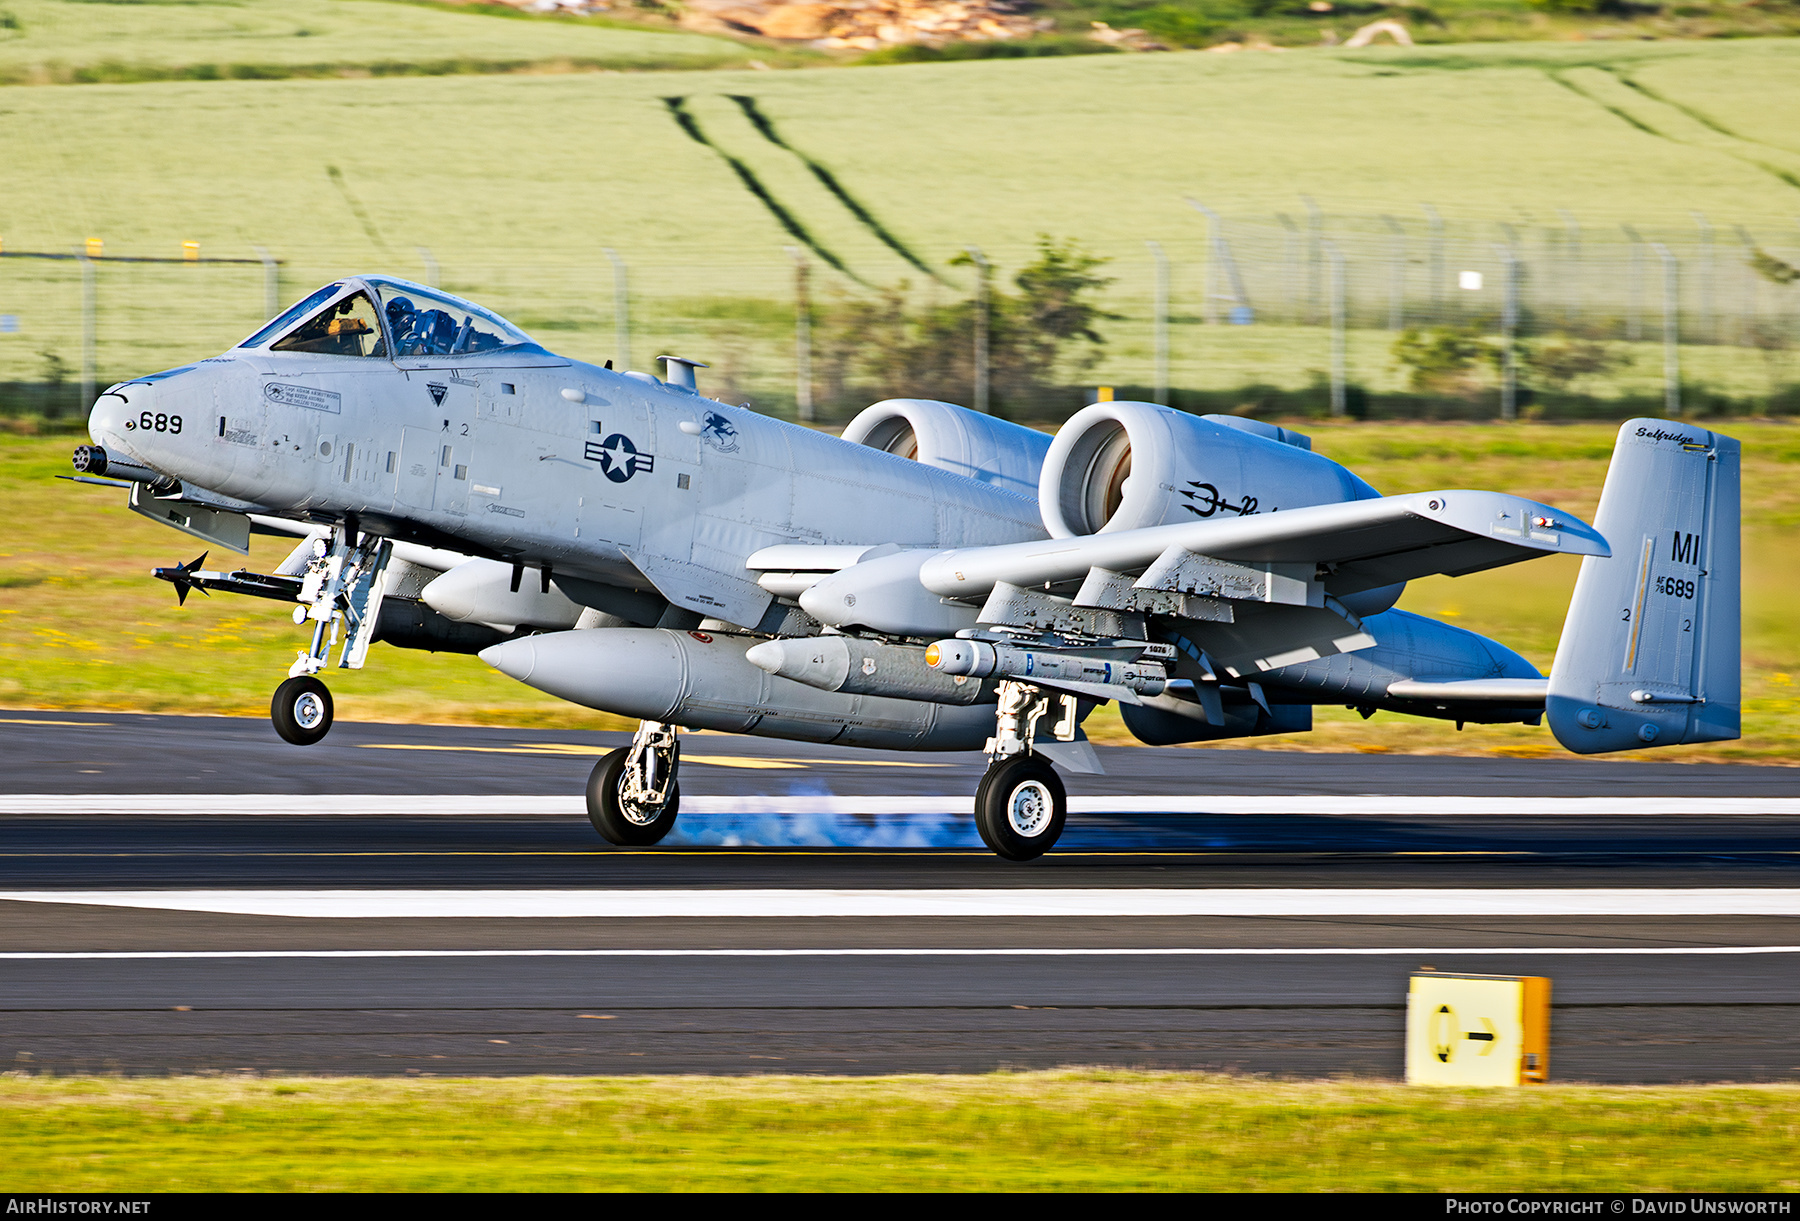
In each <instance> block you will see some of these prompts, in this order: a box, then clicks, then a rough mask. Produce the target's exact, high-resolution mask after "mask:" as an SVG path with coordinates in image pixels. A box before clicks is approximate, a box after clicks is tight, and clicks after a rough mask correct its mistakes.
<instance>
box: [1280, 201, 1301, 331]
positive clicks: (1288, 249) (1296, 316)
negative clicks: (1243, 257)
mask: <svg viewBox="0 0 1800 1221" xmlns="http://www.w3.org/2000/svg"><path fill="white" fill-rule="evenodd" d="M1275 219H1276V220H1278V221H1280V222H1281V227H1282V229H1283V230H1284V231H1285V240H1284V241H1283V242H1282V251H1281V254H1282V263H1283V269H1284V271H1285V273H1286V274H1285V275H1283V277H1282V288H1283V291H1284V293H1285V295H1286V296H1287V301H1286V305H1287V311H1286V314H1285V315H1284V316H1285V317H1286V318H1287V320H1288V322H1289V323H1298V322H1299V321H1300V230H1299V228H1298V227H1297V226H1296V225H1295V224H1294V221H1293V218H1292V217H1290V216H1289V215H1288V214H1287V213H1286V212H1277V213H1276V214H1275Z"/></svg>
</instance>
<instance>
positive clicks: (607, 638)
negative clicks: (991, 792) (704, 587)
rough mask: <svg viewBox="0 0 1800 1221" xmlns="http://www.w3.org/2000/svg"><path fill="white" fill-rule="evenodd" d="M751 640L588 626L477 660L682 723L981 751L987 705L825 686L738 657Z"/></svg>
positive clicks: (594, 701)
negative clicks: (796, 679)
mask: <svg viewBox="0 0 1800 1221" xmlns="http://www.w3.org/2000/svg"><path fill="white" fill-rule="evenodd" d="M754 643H755V640H754V638H753V637H749V636H736V635H726V634H723V633H721V634H717V635H715V634H713V633H710V632H681V631H674V630H670V629H666V628H593V629H588V630H582V631H571V632H547V633H545V634H543V635H539V636H526V637H522V638H520V639H518V640H509V641H506V642H505V643H503V644H497V645H494V646H493V647H492V648H488V649H483V650H482V652H481V659H482V660H483V661H485V662H487V663H488V664H489V665H490V666H493V667H494V668H495V669H496V670H499V671H500V672H501V673H503V674H506V675H509V676H511V677H513V678H516V679H518V680H519V681H520V682H522V683H525V684H526V685H527V686H532V687H536V688H537V689H538V690H540V691H546V692H548V693H550V694H551V695H554V696H557V697H559V698H561V699H566V700H569V701H571V702H573V703H577V704H585V705H586V706H587V707H589V708H598V709H601V710H602V711H604V712H612V713H616V714H618V715H620V716H628V717H637V718H640V719H642V720H647V721H663V722H670V723H673V724H677V725H682V726H685V727H687V728H689V729H717V730H722V731H724V732H727V733H749V734H758V735H761V736H764V737H775V738H790V739H794V740H796V741H802V742H838V743H842V744H844V745H847V746H871V747H876V748H878V749H882V750H980V749H981V747H982V745H983V743H985V742H986V741H987V739H988V736H989V735H990V734H992V733H993V731H994V713H993V710H992V709H991V708H989V707H985V706H982V705H979V704H977V705H974V706H971V707H956V706H953V705H949V704H939V703H925V702H922V701H919V700H902V699H889V698H885V697H881V696H874V695H857V694H848V693H843V692H836V691H822V690H819V689H818V688H816V687H810V686H807V685H806V684H804V683H797V682H794V681H792V680H790V679H787V678H783V677H780V676H778V675H774V674H770V673H766V672H765V671H763V670H761V669H759V668H757V667H756V666H755V665H753V664H751V663H750V662H749V661H747V660H746V659H745V657H744V654H745V652H746V651H747V650H748V649H749V648H750V647H751V646H752V645H753V644H754ZM945 681H946V682H948V679H946V680H945ZM970 685H971V686H977V687H978V686H979V684H973V683H972V684H970Z"/></svg>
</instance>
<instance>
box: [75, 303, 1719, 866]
mask: <svg viewBox="0 0 1800 1221" xmlns="http://www.w3.org/2000/svg"><path fill="white" fill-rule="evenodd" d="M659 359H663V360H665V361H666V362H667V363H666V366H665V369H666V374H667V380H661V379H658V378H656V377H654V376H652V375H650V374H648V373H638V372H616V371H614V370H613V369H611V368H610V362H609V367H606V368H600V367H596V366H594V365H589V364H584V363H582V362H580V361H575V360H570V359H568V358H566V357H562V356H557V355H555V354H553V353H551V352H549V351H546V350H545V349H544V348H542V347H540V346H539V345H538V344H536V343H534V342H533V341H532V340H531V339H530V338H529V337H528V336H526V335H525V334H524V333H522V332H521V331H519V330H518V329H517V328H516V327H513V326H512V325H510V324H508V323H507V322H506V321H504V320H503V319H501V318H499V317H497V316H496V315H494V314H492V313H490V312H489V311H487V310H485V309H482V308H481V307H480V306H477V305H474V304H471V303H470V302H467V301H462V300H458V299H457V298H455V297H451V296H448V295H446V294H444V293H441V292H438V291H436V290H433V289H429V288H425V287H422V286H420V285H417V284H410V283H406V282H404V281H400V280H394V279H389V278H385V277H380V276H366V277H355V278H348V279H344V280H340V281H338V282H336V283H334V284H329V285H327V286H325V287H324V288H321V289H320V290H319V291H318V292H316V293H314V294H312V295H311V296H309V297H308V298H306V300H304V301H302V302H300V303H299V304H298V305H296V306H294V307H293V308H292V309H290V310H288V311H287V312H286V313H285V314H283V315H281V316H280V317H279V318H277V319H276V320H275V321H273V322H271V323H270V324H269V325H268V326H266V327H264V328H263V329H262V330H260V331H258V332H257V333H256V334H254V335H252V336H251V337H250V338H249V339H246V340H245V341H244V342H243V343H242V344H240V345H238V346H237V347H236V348H233V349H232V350H231V351H229V352H226V353H225V354H224V355H222V356H217V357H213V358H211V359H207V360H202V361H199V362H198V363H196V364H192V365H186V366H183V367H181V368H178V369H171V370H168V371H167V372H163V373H156V374H152V375H151V376H148V377H141V378H136V379H134V380H131V381H126V382H121V383H119V384H118V385H116V386H113V387H111V388H110V389H108V390H107V391H106V392H105V393H104V394H102V395H100V396H99V398H98V400H97V401H96V403H95V404H94V407H93V414H92V417H91V419H90V421H89V430H90V433H91V435H92V439H93V444H92V445H91V446H82V447H81V448H80V449H78V450H77V451H76V455H75V465H76V468H77V470H78V471H79V472H80V475H79V476H78V477H80V478H85V479H87V480H89V481H98V482H105V483H115V484H118V485H120V486H128V487H129V489H130V502H131V507H132V508H133V509H134V510H136V511H137V512H139V513H143V514H145V515H147V516H149V517H153V518H155V519H156V520H158V521H161V522H164V523H166V524H169V525H171V526H174V527H175V528H177V529H179V530H184V531H186V532H187V533H189V534H193V535H197V536H199V537H200V538H203V539H206V540H208V541H209V542H211V543H213V544H215V545H218V546H223V547H228V548H231V549H233V550H236V551H239V552H244V553H246V554H247V552H248V545H249V538H250V534H251V532H252V531H263V532H272V533H283V534H288V535H294V536H299V544H298V546H297V547H296V548H295V549H294V551H293V553H292V554H291V555H290V556H288V558H287V559H286V560H285V561H284V562H283V563H282V564H281V565H280V566H279V567H277V568H276V570H275V571H274V572H272V573H266V574H258V573H251V572H248V571H245V570H242V569H239V570H237V571H233V572H221V571H204V570H202V568H201V564H202V562H203V561H204V559H205V555H202V556H201V557H200V559H198V560H195V561H193V562H191V563H188V564H183V565H178V566H175V567H171V568H164V569H159V570H157V573H156V575H157V576H159V577H162V578H163V579H165V580H168V581H171V582H173V583H174V584H175V586H176V590H177V593H178V594H179V595H181V596H183V597H185V596H186V594H187V592H188V591H189V590H190V589H196V588H197V589H201V590H224V591H232V592H238V593H248V594H255V595H260V596H264V597H271V598H275V599H278V600H282V601H286V602H289V603H291V604H292V605H293V615H294V621H295V623H296V624H298V625H301V626H308V625H310V627H311V631H312V637H311V643H310V645H309V647H307V648H305V649H303V650H301V651H300V653H299V658H298V660H297V661H296V662H295V663H294V665H293V667H292V668H291V669H290V670H289V672H288V674H289V677H288V679H287V681H286V682H284V683H282V684H281V685H280V687H279V688H278V689H277V690H276V692H275V697H274V702H273V705H272V708H273V718H274V722H275V727H276V729H277V730H278V731H279V732H280V734H281V736H282V737H284V738H286V739H287V740H288V741H290V742H294V743H297V744H301V745H305V744H309V743H313V742H317V741H318V740H319V739H320V738H322V737H323V736H324V735H325V733H326V731H327V730H328V729H329V728H330V726H331V718H332V704H331V696H330V693H329V692H328V691H327V690H326V688H325V685H324V684H323V683H322V682H320V680H319V677H318V676H319V672H320V671H322V670H324V669H325V668H326V667H327V665H328V664H329V663H330V661H331V654H332V652H333V651H334V650H336V651H337V653H338V656H337V661H336V664H337V665H338V666H340V667H349V668H353V669H354V668H357V667H360V666H362V665H363V664H364V662H365V660H366V658H367V655H368V649H369V645H370V644H371V643H372V642H374V641H377V640H386V641H388V642H389V643H391V644H394V645H398V646H401V647H406V648H425V649H434V650H439V651H447V652H461V653H477V654H479V655H480V657H481V658H482V660H483V661H485V662H487V663H488V664H489V665H491V666H493V667H495V668H496V669H499V670H501V671H502V672H504V673H506V674H509V675H511V676H512V677H514V678H516V679H518V680H519V681H521V682H524V683H527V684H529V685H531V686H533V687H536V688H539V689H540V690H543V691H547V692H550V693H552V694H554V695H557V696H560V697H562V698H563V699H567V700H572V701H574V702H576V703H579V704H585V705H587V706H589V707H592V708H599V709H604V710H605V711H608V712H613V713H618V714H621V715H624V716H629V717H635V718H639V719H640V720H641V721H642V725H641V727H640V728H639V730H638V732H637V734H636V736H635V738H634V739H633V742H632V744H631V746H630V747H628V748H622V749H619V750H616V751H613V752H612V753H611V754H608V755H606V756H605V757H604V758H602V759H601V760H600V761H599V763H598V765H597V766H596V767H595V768H594V772H593V776H592V778H591V779H590V781H589V783H588V789H587V800H588V809H589V812H590V815H591V817H592V819H593V822H594V825H595V827H596V828H597V829H598V830H599V831H600V833H601V834H602V835H603V836H605V837H606V838H607V839H608V840H610V841H612V842H613V843H615V844H650V843H655V842H656V841H658V840H660V839H661V838H662V837H663V836H664V835H666V834H667V833H668V831H669V829H670V827H671V826H672V825H673V824H674V822H675V818H676V814H677V810H678V808H679V804H680V790H679V785H678V774H679V770H678V769H679V763H680V751H679V746H678V743H677V739H676V733H677V728H678V727H687V728H691V729H714V730H723V731H727V732H732V733H751V734H762V735H766V736H770V737H777V738H793V739H799V740H804V741H811V742H834V743H839V744H841V745H845V746H865V747H877V748H884V749H902V750H938V751H961V750H967V751H975V750H980V751H985V752H986V753H987V755H988V756H989V759H990V766H989V768H988V771H987V773H986V775H985V776H984V778H983V780H982V782H981V785H980V787H979V789H978V790H977V793H976V795H975V819H976V825H977V826H978V827H979V829H980V832H981V835H982V837H983V839H984V840H985V841H986V842H987V843H988V844H989V845H990V846H991V847H992V848H993V849H994V851H995V852H997V853H999V854H1000V855H1001V856H1004V857H1008V858H1011V859H1014V860H1024V859H1029V858H1031V857H1035V856H1037V855H1039V854H1041V853H1043V852H1044V851H1046V850H1047V849H1049V848H1050V847H1051V846H1052V845H1053V844H1054V843H1055V842H1056V839H1057V836H1058V835H1059V834H1060V832H1061V830H1062V826H1063V817H1064V811H1065V808H1066V801H1065V798H1064V791H1063V785H1062V782H1061V780H1060V778H1059V777H1058V775H1057V773H1056V771H1055V769H1054V768H1053V766H1052V763H1053V762H1054V763H1061V764H1063V765H1064V766H1065V767H1068V768H1072V769H1076V770H1093V769H1094V768H1095V767H1096V763H1095V759H1094V754H1093V751H1092V749H1091V748H1090V747H1089V746H1088V744H1087V741H1086V738H1085V735H1084V734H1083V731H1082V728H1081V725H1082V720H1083V718H1084V717H1085V716H1086V715H1087V714H1088V713H1089V712H1090V711H1091V710H1092V709H1093V708H1094V707H1095V706H1096V705H1097V704H1099V703H1101V702H1104V701H1107V700H1117V701H1118V702H1119V704H1120V705H1121V711H1122V712H1123V715H1124V720H1125V724H1126V725H1127V726H1128V727H1129V728H1130V730H1131V731H1132V732H1133V733H1134V734H1136V735H1137V736H1138V737H1139V738H1140V739H1142V740H1143V741H1145V742H1149V743H1157V744H1164V743H1179V742H1194V741H1201V740H1212V739H1221V738H1234V737H1244V736H1250V735H1256V734H1271V733H1292V732H1296V731H1300V730H1305V729H1308V728H1310V727H1311V724H1312V709H1313V706H1314V705H1316V704H1343V705H1348V706H1349V707H1352V708H1355V709H1358V710H1360V711H1361V712H1363V713H1364V714H1365V715H1367V714H1370V713H1373V712H1374V711H1375V710H1377V709H1386V710H1389V711H1393V712H1404V713H1409V714H1412V715H1416V716H1425V717H1437V718H1441V719H1448V720H1455V721H1458V722H1462V721H1474V722H1505V721H1520V722H1525V723H1528V724H1537V723H1539V722H1540V720H1541V719H1542V718H1544V717H1546V716H1547V717H1548V718H1549V721H1550V729H1551V731H1552V732H1553V733H1554V734H1555V735H1556V737H1557V739H1558V740H1559V741H1560V742H1561V743H1562V744H1563V745H1564V746H1566V747H1568V748H1569V749H1570V750H1572V751H1576V752H1578V753H1581V754H1593V753H1598V752H1604V751H1615V750H1624V749H1630V748H1639V747H1643V746H1646V745H1650V746H1667V745H1673V744H1676V743H1683V742H1704V741H1716V740H1720V739H1727V738H1735V737H1737V736H1738V713H1739V694H1738V444H1737V442H1735V441H1733V440H1731V439H1730V438H1727V437H1724V436H1720V435H1718V434H1717V433H1713V432H1710V431H1708V430H1706V429H1704V428H1698V427H1695V426H1693V425H1691V424H1684V423H1679V422H1669V421H1659V420H1633V421H1630V422H1629V423H1627V424H1626V425H1625V426H1624V427H1623V428H1622V429H1621V430H1620V433H1619V440H1618V445H1617V448H1616V449H1615V451H1614V455H1613V462H1612V467H1611V469H1610V471H1609V473H1608V475H1607V480H1606V486H1605V490H1604V492H1603V494H1602V496H1601V500H1600V510H1599V514H1598V518H1597V521H1598V528H1596V527H1594V526H1589V525H1587V524H1585V523H1583V522H1581V521H1578V520H1576V519H1575V518H1573V517H1571V516H1570V515H1569V514H1567V513H1564V512H1562V511H1561V510H1558V509H1554V508H1551V507H1549V506H1547V505H1542V504H1536V503H1534V502H1532V501H1529V500H1525V499H1523V498H1521V497H1518V496H1512V495H1507V494H1505V493H1501V492H1482V491H1464V490H1449V491H1439V492H1418V493H1412V494H1408V495H1403V496H1382V495H1381V494H1380V493H1378V492H1377V491H1376V490H1375V489H1374V488H1372V487H1370V486H1369V485H1368V484H1367V483H1365V482H1363V481H1362V480H1361V479H1359V478H1357V477H1356V476H1355V475H1354V474H1352V473H1351V472H1350V471H1348V470H1346V469H1345V468H1344V467H1342V466H1339V465H1338V464H1337V463H1335V462H1331V461H1328V460H1327V459H1325V458H1323V457H1320V456H1319V455H1317V454H1314V453H1312V452H1311V450H1310V444H1309V442H1308V440H1307V439H1306V438H1305V437H1303V436H1300V435H1298V434H1296V433H1293V432H1290V431H1288V430H1286V429H1282V428H1276V427H1273V426H1271V425H1268V424H1265V423H1259V422H1257V421H1254V420H1248V419H1238V418H1234V417H1226V416H1204V417H1195V416H1191V415H1186V414H1183V413H1181V412H1177V411H1172V410H1169V409H1168V408H1165V407H1159V406H1156V405H1154V404H1150V403H1132V402H1103V403H1096V404H1094V405H1092V406H1090V407H1087V408H1085V409H1084V410H1082V411H1079V412H1077V413H1076V414H1075V415H1074V416H1073V417H1072V418H1071V419H1070V420H1069V421H1068V422H1067V423H1066V424H1064V425H1063V427H1062V428H1061V429H1060V430H1059V431H1058V432H1057V433H1056V435H1055V437H1054V438H1052V437H1050V436H1047V435H1045V434H1042V433H1039V432H1036V431H1034V430H1031V429H1028V428H1023V427H1019V426H1017V425H1014V424H1009V423H1006V422H1004V421H1001V420H997V419H994V418H991V417H989V416H985V415H979V414H976V413H974V412H971V411H966V410H964V409H963V408H960V407H955V406H952V405H950V404H947V403H939V402H929V401H923V400H911V399H898V400H891V401H888V402H883V403H877V404H875V405H874V406H872V407H870V408H869V409H868V410H866V411H864V412H863V413H862V414H861V415H859V416H858V417H857V418H856V419H855V420H854V421H853V422H852V423H851V425H850V427H849V428H848V430H847V431H846V432H845V433H844V435H843V437H842V438H841V439H840V438H837V437H833V436H830V435H827V434H825V433H821V432H815V431H812V430H810V429H806V428H801V427H797V426H795V425H792V424H786V423H783V422H781V421H779V420H775V419H771V418H769V417H767V416H763V415H758V414H757V413H756V412H754V411H751V410H750V409H749V408H747V407H734V406H731V405H728V404H726V403H722V402H718V401H715V400H713V399H709V398H707V397H705V396H704V395H702V394H700V393H698V392H697V390H696V387H695V375H694V369H695V367H696V365H695V362H692V361H686V360H682V359H679V358H676V357H663V358H659ZM1547 555H1579V556H1583V557H1586V558H1585V559H1584V560H1583V562H1582V567H1581V574H1580V577H1579V579H1578V581H1577V584H1576V588H1575V595H1574V601H1573V603H1572V605H1571V607H1570V610H1569V616H1568V620H1567V623H1566V625H1565V628H1564V631H1563V636H1562V641H1561V644H1560V646H1559V648H1558V650H1557V654H1556V660H1555V664H1554V665H1553V666H1552V667H1551V672H1550V676H1549V678H1548V679H1546V678H1544V677H1543V676H1541V675H1540V674H1539V673H1538V672H1537V670H1536V669H1534V668H1533V667H1532V666H1531V665H1530V664H1529V663H1527V662H1526V661H1525V659H1524V658H1522V657H1520V656H1519V655H1518V654H1517V653H1514V652H1513V651H1512V650H1510V649H1508V648H1506V647H1505V646H1503V645H1501V644H1498V643H1496V642H1494V641H1492V640H1487V639H1484V638H1482V637H1480V636H1477V635H1475V634H1474V633H1472V632H1468V631H1464V630H1462V629H1460V628H1456V627H1452V626H1450V625H1448V624H1444V623H1438V622H1435V621H1433V620H1431V619H1427V618H1423V617H1421V616H1419V615H1415V614H1410V613H1408V612H1406V611H1401V610H1395V609H1394V603H1395V601H1396V600H1397V599H1398V598H1399V596H1400V593H1401V591H1402V590H1403V589H1404V588H1405V585H1406V582H1407V581H1409V580H1411V579H1413V578H1416V577H1423V576H1427V575H1430V574H1433V573H1448V574H1450V575H1453V576H1454V575H1460V574H1464V573H1471V572H1479V571H1482V570H1484V569H1489V568H1494V567H1498V566H1500V565H1503V564H1512V563H1516V562H1518V561H1520V560H1529V559H1535V558H1538V557H1540V556H1547ZM1195 762H1196V764H1197V765H1200V766H1203V761H1202V760H1201V759H1200V758H1199V757H1196V759H1195Z"/></svg>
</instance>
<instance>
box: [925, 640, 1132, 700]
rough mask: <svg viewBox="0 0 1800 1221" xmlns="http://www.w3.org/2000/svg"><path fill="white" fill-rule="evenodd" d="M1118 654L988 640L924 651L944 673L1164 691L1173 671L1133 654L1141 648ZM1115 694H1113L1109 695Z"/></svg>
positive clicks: (944, 644)
mask: <svg viewBox="0 0 1800 1221" xmlns="http://www.w3.org/2000/svg"><path fill="white" fill-rule="evenodd" d="M1106 651H1107V652H1112V653H1117V654H1119V656H1118V657H1116V658H1115V657H1100V656H1094V655H1093V653H1092V652H1091V651H1087V652H1084V651H1065V650H1060V649H1031V648H1021V647H1020V646H1018V645H1011V644H989V643H988V642H987V641H985V640H940V641H938V642H937V643H936V644H934V645H932V646H930V647H929V648H927V649H926V650H925V660H926V664H927V665H929V666H931V668H932V669H934V670H937V671H940V672H942V673H944V674H967V675H973V676H977V677H980V676H985V675H990V674H991V675H996V676H998V677H1000V678H1017V679H1022V680H1024V681H1026V682H1031V681H1033V680H1035V681H1038V682H1043V683H1050V684H1054V685H1071V686H1076V687H1078V688H1080V689H1083V690H1085V689H1088V688H1094V689H1096V694H1097V693H1098V691H1097V689H1098V688H1118V689H1121V690H1123V691H1128V692H1131V693H1132V694H1134V695H1160V694H1162V690H1163V688H1164V687H1166V686H1168V675H1167V674H1165V673H1164V672H1163V668H1162V667H1161V666H1159V665H1156V664H1154V663H1150V664H1142V663H1138V662H1136V661H1133V660H1129V658H1130V657H1131V656H1132V655H1134V654H1136V653H1137V652H1138V650H1136V649H1132V650H1120V649H1113V650H1106ZM1110 694H1111V693H1110V692H1109V695H1110Z"/></svg>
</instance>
